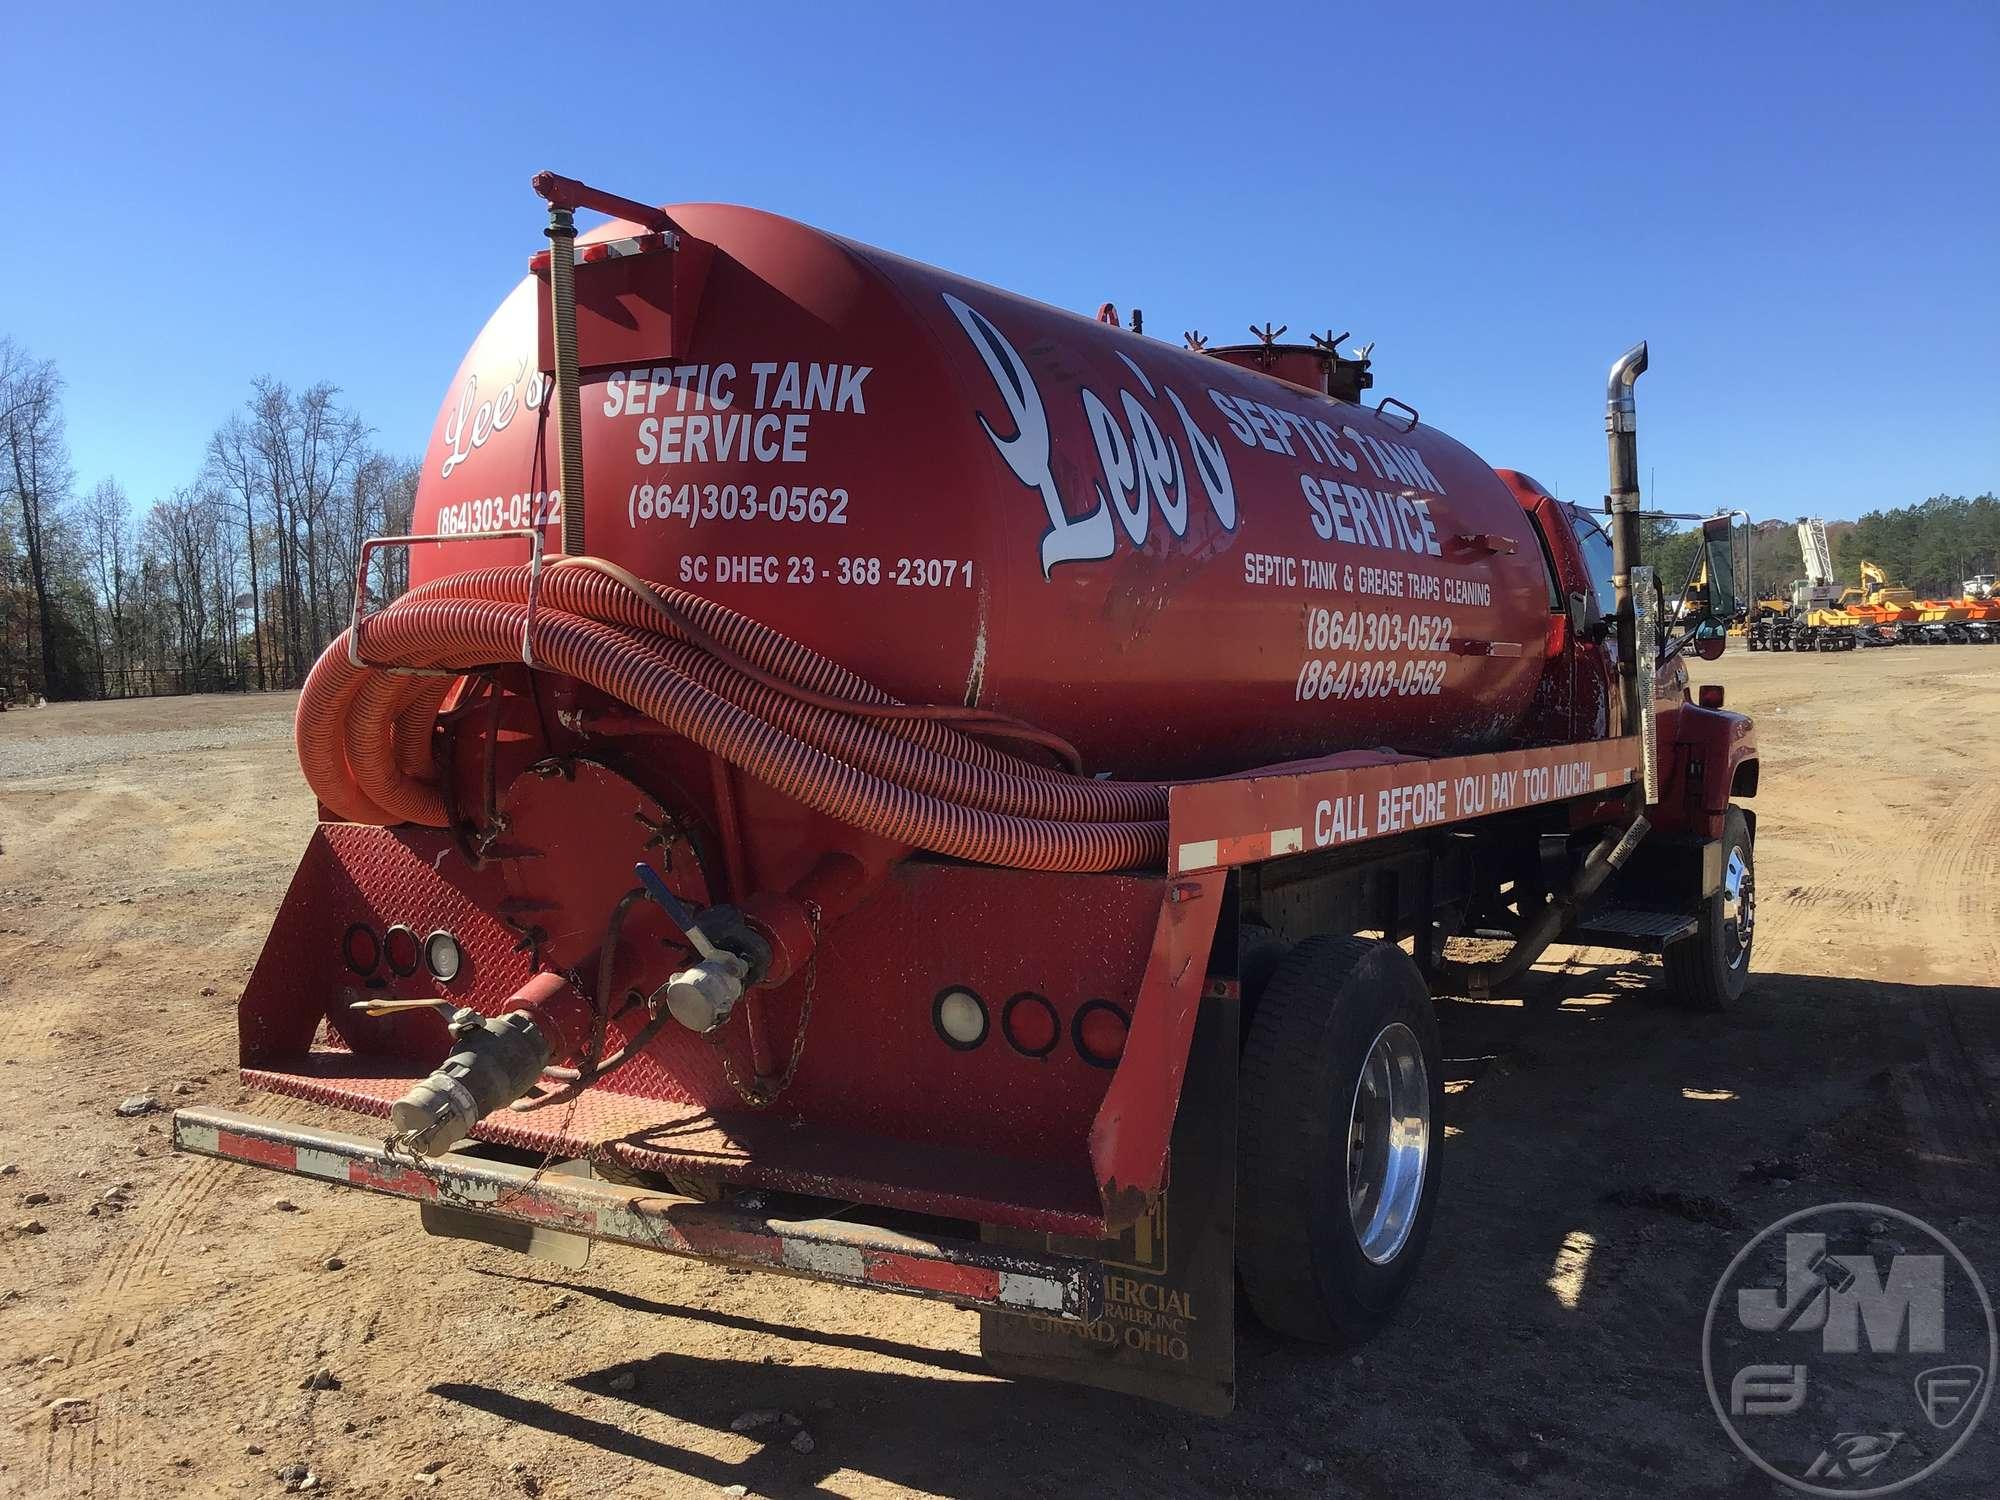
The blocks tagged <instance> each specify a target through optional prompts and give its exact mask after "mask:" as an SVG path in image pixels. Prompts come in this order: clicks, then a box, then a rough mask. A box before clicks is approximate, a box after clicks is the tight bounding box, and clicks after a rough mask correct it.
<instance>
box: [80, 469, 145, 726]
mask: <svg viewBox="0 0 2000 1500" xmlns="http://www.w3.org/2000/svg"><path fill="white" fill-rule="evenodd" d="M78 520H79V523H80V525H81V527H82V531H83V539H84V543H85V554H86V557H87V558H88V561H89V566H90V574H91V581H92V583H93V584H94V585H95V587H96V602H97V611H96V613H97V617H98V619H99V620H100V621H101V622H102V623H101V625H100V627H99V630H98V632H97V639H98V658H99V661H98V693H99V694H100V696H105V695H108V689H107V687H106V684H105V680H104V660H103V659H104V656H105V638H106V637H107V636H108V637H109V641H110V659H111V662H112V665H113V669H114V670H115V671H116V672H117V673H118V675H119V679H120V681H121V682H122V681H123V679H124V676H125V674H126V672H127V671H129V670H130V668H131V660H130V657H129V654H128V652H127V649H126V634H127V624H126V619H125V585H126V570H127V569H128V568H129V567H130V566H131V561H130V558H131V552H132V504H131V502H130V501H129V500H127V499H126V498H125V491H124V490H122V489H120V488H119V487H118V482H117V481H116V480H115V479H101V480H99V481H98V483H97V488H95V489H94V490H92V491H91V492H90V494H89V496H88V497H87V498H86V499H85V500H84V502H83V510H82V514H81V515H80V516H79V518H78Z"/></svg>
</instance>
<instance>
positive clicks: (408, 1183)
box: [173, 1110, 1104, 1322]
mask: <svg viewBox="0 0 2000 1500" xmlns="http://www.w3.org/2000/svg"><path fill="white" fill-rule="evenodd" d="M173 1141H174V1145H175V1147H176V1148H177V1149H179V1150H182V1151H193V1152H197V1153H200V1154H202V1155H206V1156H216V1157H221V1158H223V1159H225V1160H230V1161H236V1162H241V1163H243V1164H245V1165H251V1166H260V1167H269V1168H273V1169H275V1170H278V1171H283V1172H292V1173H297V1174H298V1175H301V1176H305V1177H311V1178H314V1179H316V1180H319V1181H322V1182H331V1183H341V1184H344V1185H346V1186H350V1187H358V1188H365V1189H367V1190H369V1191H371V1192H377V1193H386V1194H389V1195H391V1196H393V1197H398V1198H413V1199H416V1200H417V1201H419V1202H443V1203H447V1204H449V1205H451V1206H452V1207H453V1208H454V1209H457V1210H459V1211H461V1212H465V1213H473V1214H480V1215H486V1216H490V1217H492V1218H495V1219H505V1220H512V1221H515V1222H517V1223H529V1224H538V1225H545V1226H549V1227H552V1228H561V1229H564V1230H568V1231H571V1232H573V1233H576V1234H582V1235H587V1236H589V1237H591V1238H593V1239H604V1240H611V1241H615V1242H617V1243H620V1244H626V1245H633V1246H636V1247H638V1248H641V1249H650V1250H663V1251H666V1252H668V1253H670V1254H675V1255H690V1256H694V1257H696V1258H698V1259H703V1260H714V1261H720V1262H723V1263H726V1264H734V1265H738V1266H746V1267H756V1268H765V1269H770V1270H779V1271H788V1272H791V1273H792V1274H794V1275H799V1276H810V1277H815V1278H817V1279H819V1280H823V1281H834V1282H840V1283H843V1284H846V1285H851V1286H867V1287H876V1288H879V1289H881V1290H883V1291H892V1292H903V1293H906V1294H909V1295H912V1296H918V1297H930V1298H934V1299H938V1300H942V1301H948V1302H957V1303H964V1304H968V1305H971V1306H975V1307H987V1308H992V1309H995V1310H997V1311H1003V1312H1019V1313H1040V1314H1046V1315H1048V1316H1050V1317H1054V1318H1058V1319H1062V1320H1065V1321H1069V1322H1089V1321H1090V1320H1092V1319H1093V1318H1095V1317H1097V1316H1098V1314H1099V1313H1100V1312H1101V1311H1102V1309H1103V1303H1104V1268H1103V1266H1102V1265H1101V1264H1100V1263H1099V1262H1097V1261H1094V1260H1091V1259H1088V1258H1086V1257H1077V1256H1066V1255H1055V1254H1048V1253H1043V1252H1030V1251H1023V1250H1014V1249H1003V1248H1001V1247H999V1246H995V1245H986V1244H982V1243H979V1242H978V1241H972V1240H958V1239H951V1238H945V1239H938V1240H929V1239H920V1238H916V1237H913V1236H910V1235H908V1234H903V1233H898V1232H896V1231H893V1230H888V1229H883V1228H880V1227H877V1226H874V1225H870V1224H867V1223H864V1222H856V1221H850V1220H830V1219H801V1220H784V1219H765V1218H761V1217H759V1216H757V1215H755V1214H753V1213H749V1212H746V1211H743V1210H738V1209H733V1208H730V1207H728V1206H726V1205H720V1204H717V1205H710V1204H701V1203H694V1202H690V1201H686V1200H681V1199H677V1198H671V1197H663V1196H661V1195H659V1194H657V1193H654V1192H652V1191H650V1190H647V1189H634V1188H626V1187H621V1186H619V1185H617V1184H613V1183H607V1182H604V1181H602V1180H600V1179H597V1178H593V1177H581V1176H573V1175H569V1174H539V1173H535V1172H532V1171H530V1170H529V1169H528V1168H526V1167H520V1166H514V1165H511V1164H508V1163H502V1162H493V1161H486V1160H482V1159H478V1158H473V1157H465V1156H455V1155H449V1154H448V1155H445V1156H440V1157H436V1158H434V1159H430V1160H425V1161H421V1162H416V1161H411V1160H410V1159H409V1158H407V1157H404V1156H400V1155H391V1154H390V1153H389V1152H388V1150H387V1149H386V1148H385V1147H384V1145H383V1144H382V1143H381V1142H380V1141H378V1140H373V1139H368V1138H364V1137H361V1136H355V1135H349V1134H346V1133H343V1132H337V1131H321V1130H313V1129H309V1128H306V1127H303V1126H298V1125H293V1124H290V1123H289V1122H286V1121H281V1120H259V1119H256V1118H254V1117H251V1116H246V1115H237V1114H235V1113H234V1112H233V1111H227V1110H181V1111H178V1112H177V1113H176V1114H175V1115H174V1121H173Z"/></svg>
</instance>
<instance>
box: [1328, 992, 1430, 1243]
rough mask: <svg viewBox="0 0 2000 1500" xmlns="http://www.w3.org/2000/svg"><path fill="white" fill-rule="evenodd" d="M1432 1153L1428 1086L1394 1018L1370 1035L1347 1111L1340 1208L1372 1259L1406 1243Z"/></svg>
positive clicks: (1416, 1050) (1413, 1045) (1419, 1056)
mask: <svg viewBox="0 0 2000 1500" xmlns="http://www.w3.org/2000/svg"><path fill="white" fill-rule="evenodd" d="M1430 1155H1431V1089H1430V1078H1429V1076H1428V1075H1427V1074H1426V1073H1425V1071H1424V1052H1423V1048H1422V1047H1421V1046H1420V1045H1419V1044H1418V1042H1417V1034H1416V1033H1415V1032H1414V1031H1412V1030H1410V1028H1409V1027H1407V1026H1405V1025H1404V1024H1403V1023H1402V1022H1401V1021H1391V1022H1390V1023H1389V1024H1388V1025H1387V1026H1384V1027H1383V1028H1382V1029H1381V1031H1379V1032H1378V1033H1376V1036H1375V1041H1374V1044H1373V1045H1372V1046H1370V1047H1369V1049H1368V1060H1367V1061H1366V1062H1365V1063H1363V1064H1362V1066H1361V1076H1360V1077H1359V1078H1357V1079H1356V1080H1355V1083H1354V1101H1353V1103H1352V1105H1351V1106H1350V1107H1349V1109H1348V1114H1347V1211H1348V1215H1349V1217H1350V1218H1351V1219H1352V1221H1353V1224H1354V1238H1355V1240H1356V1241H1357V1242H1358V1243H1359V1244H1360V1246H1361V1253H1362V1254H1363V1255H1365V1256H1367V1257H1368V1259H1369V1260H1370V1261H1372V1262H1374V1263H1375V1264H1376V1265H1378V1266H1379V1265H1382V1264H1384V1263H1385V1262H1387V1261H1391V1260H1394V1259H1395V1258H1396V1255H1397V1253H1398V1252H1399V1251H1400V1250H1401V1249H1402V1248H1403V1246H1404V1245H1405V1244H1407V1243H1408V1242H1409V1238H1410V1231H1411V1229H1412V1228H1414V1227H1415V1225H1416V1218H1417V1207H1418V1205H1419V1204H1420V1203H1421V1202H1422V1201H1423V1196H1424V1174H1425V1169H1426V1168H1427V1167H1428V1166H1429V1165H1430Z"/></svg>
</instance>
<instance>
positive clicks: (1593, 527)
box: [1563, 505, 1617, 616]
mask: <svg viewBox="0 0 2000 1500" xmlns="http://www.w3.org/2000/svg"><path fill="white" fill-rule="evenodd" d="M1563 510H1564V511H1565V512H1566V513H1567V514H1568V516H1569V524H1570V527H1571V529H1573V530H1574V531H1575V532H1576V544H1577V546H1579V547H1580V548H1582V549H1583V565H1584V567H1585V568H1586V569H1588V570H1589V572H1590V586H1591V587H1592V588H1594V589H1595V590H1597V607H1598V608H1599V609H1600V610H1602V611H1603V612H1604V613H1605V614H1606V615H1607V616H1608V615H1609V614H1610V613H1611V610H1612V606H1613V601H1614V600H1615V599H1616V598H1617V592H1616V590H1614V589H1613V588H1612V587H1611V533H1610V532H1608V531H1606V530H1605V529H1604V523H1603V522H1602V521H1600V520H1599V519H1598V518H1597V517H1596V516H1593V515H1592V514H1590V512H1589V511H1586V510H1581V509H1579V508H1578V507H1576V506H1574V505H1565V506H1564V507H1563Z"/></svg>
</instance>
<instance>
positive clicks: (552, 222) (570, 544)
mask: <svg viewBox="0 0 2000 1500" xmlns="http://www.w3.org/2000/svg"><path fill="white" fill-rule="evenodd" d="M543 232H544V233H545V234H547V235H548V237H549V314H550V319H549V326H550V327H551V328H552V329H554V330H555V346H556V454H557V460H556V461H557V463H558V465H559V468H558V470H557V474H556V487H557V488H558V489H559V490H561V491H562V549H563V551H564V552H565V553H567V554H568V555H569V556H571V557H581V556H583V555H584V554H583V411H582V405H583V403H582V397H581V394H580V392H579V389H578V387H579V386H580V384H581V381H580V380H579V377H578V375H577V362H576V215H575V213H574V212H573V211H572V210H570V209H568V208H566V207H564V206H562V205H560V204H555V203H552V204H550V205H549V227H548V228H547V229H546V230H545V231H543Z"/></svg>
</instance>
